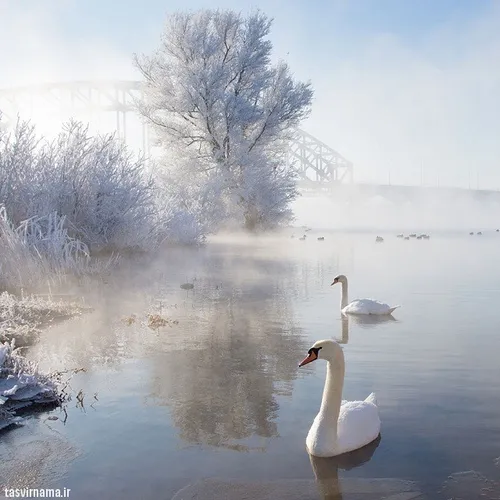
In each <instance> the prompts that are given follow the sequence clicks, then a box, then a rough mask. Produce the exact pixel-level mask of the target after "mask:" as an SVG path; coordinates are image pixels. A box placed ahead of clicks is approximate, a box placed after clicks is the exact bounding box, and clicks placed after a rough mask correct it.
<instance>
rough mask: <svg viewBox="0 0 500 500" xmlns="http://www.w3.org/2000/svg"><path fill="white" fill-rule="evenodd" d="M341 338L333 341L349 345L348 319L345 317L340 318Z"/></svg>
mask: <svg viewBox="0 0 500 500" xmlns="http://www.w3.org/2000/svg"><path fill="white" fill-rule="evenodd" d="M341 322H342V338H340V339H335V340H336V341H337V342H338V343H339V344H348V343H349V318H348V317H347V316H342V320H341Z"/></svg>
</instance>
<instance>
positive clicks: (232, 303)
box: [152, 255, 307, 450]
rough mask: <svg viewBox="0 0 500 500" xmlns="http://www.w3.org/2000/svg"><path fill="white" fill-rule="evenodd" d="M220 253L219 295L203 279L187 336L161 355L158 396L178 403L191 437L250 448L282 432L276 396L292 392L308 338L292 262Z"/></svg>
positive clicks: (216, 263)
mask: <svg viewBox="0 0 500 500" xmlns="http://www.w3.org/2000/svg"><path fill="white" fill-rule="evenodd" d="M218 257H219V259H214V260H213V261H212V262H211V267H210V269H212V272H215V270H217V278H218V282H219V283H221V284H222V286H220V288H219V287H218V289H217V294H215V295H214V293H213V288H211V289H210V291H207V290H206V289H204V288H203V287H204V284H203V280H201V281H202V282H201V283H198V286H197V293H195V294H193V298H192V301H193V303H192V310H193V311H194V312H193V314H192V318H191V319H190V320H189V324H190V327H189V331H185V332H184V333H185V336H186V337H185V341H181V342H179V343H178V345H177V346H175V347H174V350H170V351H169V352H168V353H165V355H157V356H155V361H154V375H153V377H154V381H153V390H152V396H153V397H154V400H155V403H156V404H160V405H162V404H163V405H167V406H169V407H170V408H171V418H172V422H173V424H174V425H175V426H176V427H177V428H178V429H179V433H180V437H181V438H182V439H183V440H184V441H186V442H189V443H196V444H207V445H212V446H221V447H229V448H232V449H237V450H247V449H250V448H251V443H250V442H249V441H248V442H238V441H241V440H248V439H249V438H252V437H260V438H271V437H275V436H278V429H277V425H276V418H277V415H278V411H279V405H278V402H277V399H276V398H277V396H278V395H285V396H286V395H290V394H291V390H292V386H293V381H294V379H295V378H296V376H297V359H298V358H300V355H301V354H302V352H303V351H304V349H305V347H306V344H307V342H305V341H303V340H302V336H301V333H300V331H299V329H298V328H296V327H295V326H294V325H293V318H292V314H291V306H290V301H289V299H288V297H287V293H285V292H284V291H285V290H286V289H287V287H288V286H289V285H290V283H289V280H290V279H292V280H293V279H294V276H293V271H292V272H291V273H290V271H291V270H290V269H288V267H289V266H287V265H286V264H283V263H281V264H280V263H279V262H278V261H275V260H269V261H266V260H263V259H259V258H255V257H254V258H251V257H249V256H247V257H246V258H245V257H237V256H236V255H224V256H220V255H219V256H218ZM271 268H272V272H270V271H271ZM221 274H222V276H221ZM204 281H205V282H213V281H214V280H213V279H211V277H210V276H205V278H204Z"/></svg>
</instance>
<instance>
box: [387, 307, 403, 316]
mask: <svg viewBox="0 0 500 500" xmlns="http://www.w3.org/2000/svg"><path fill="white" fill-rule="evenodd" d="M398 307H401V306H394V307H391V308H390V309H389V314H392V313H393V312H394V311H395V310H396V309H397V308H398Z"/></svg>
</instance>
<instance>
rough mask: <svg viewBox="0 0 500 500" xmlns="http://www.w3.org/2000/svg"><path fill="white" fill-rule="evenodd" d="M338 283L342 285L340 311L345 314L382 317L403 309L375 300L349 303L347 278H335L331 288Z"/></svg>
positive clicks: (357, 300)
mask: <svg viewBox="0 0 500 500" xmlns="http://www.w3.org/2000/svg"><path fill="white" fill-rule="evenodd" d="M337 283H340V284H341V285H342V297H341V300H340V309H341V311H342V313H343V314H376V315H379V316H382V315H384V314H392V313H393V312H394V310H395V309H397V308H398V307H401V306H393V307H391V306H390V305H389V304H385V303H384V302H379V301H378V300H373V299H355V300H353V301H352V302H351V303H349V302H348V299H347V295H348V294H347V289H348V285H347V278H346V277H345V276H344V275H343V274H339V275H338V276H337V277H336V278H334V280H333V283H332V285H331V286H333V285H335V284H337Z"/></svg>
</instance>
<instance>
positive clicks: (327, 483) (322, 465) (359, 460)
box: [309, 434, 382, 500]
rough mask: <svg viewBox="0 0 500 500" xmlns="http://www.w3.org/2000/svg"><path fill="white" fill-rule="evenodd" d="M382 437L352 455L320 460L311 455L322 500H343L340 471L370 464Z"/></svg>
mask: <svg viewBox="0 0 500 500" xmlns="http://www.w3.org/2000/svg"><path fill="white" fill-rule="evenodd" d="M381 439H382V437H381V435H380V434H379V435H378V437H377V439H375V440H374V441H372V442H371V443H369V444H367V445H366V446H363V448H359V449H357V450H355V451H351V452H350V453H344V454H343V455H337V456H336V457H329V458H320V457H314V456H312V455H309V459H310V461H311V466H312V470H313V473H314V477H315V478H316V484H317V487H318V490H319V494H320V498H321V499H322V500H342V499H343V495H342V486H341V480H340V479H339V469H343V470H351V469H354V468H356V467H360V466H361V465H363V464H365V463H367V462H369V461H370V460H371V458H372V456H373V454H374V453H375V450H376V449H377V447H378V445H379V443H380V441H381Z"/></svg>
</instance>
